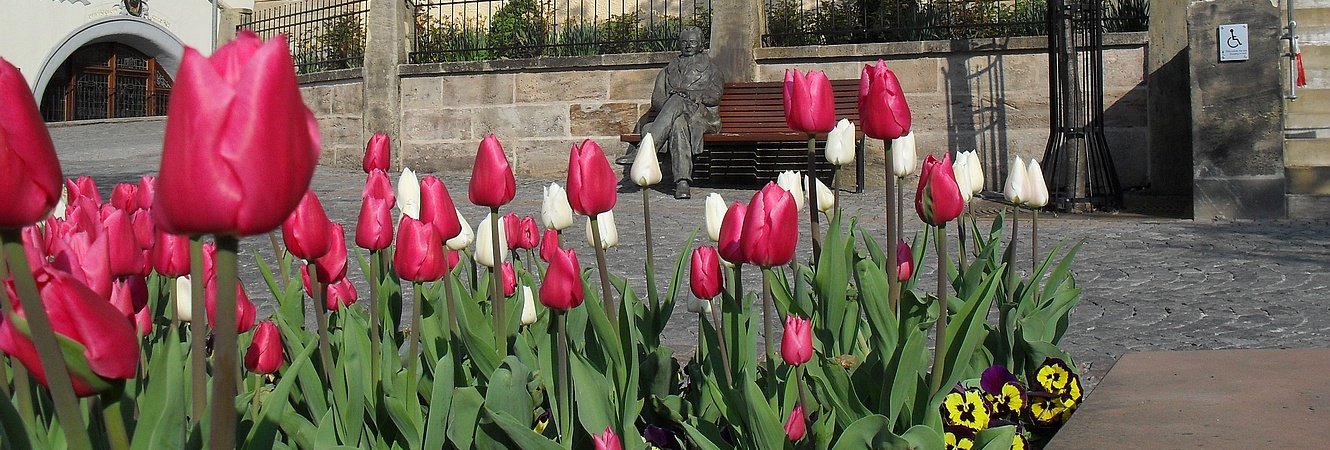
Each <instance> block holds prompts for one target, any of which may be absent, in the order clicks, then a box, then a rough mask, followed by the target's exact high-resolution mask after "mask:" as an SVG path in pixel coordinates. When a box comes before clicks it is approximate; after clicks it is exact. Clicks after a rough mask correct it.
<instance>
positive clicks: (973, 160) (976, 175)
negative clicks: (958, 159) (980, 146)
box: [965, 150, 984, 195]
mask: <svg viewBox="0 0 1330 450" xmlns="http://www.w3.org/2000/svg"><path fill="white" fill-rule="evenodd" d="M965 157H966V158H967V159H969V162H967V163H966V166H965V168H966V169H969V178H970V193H971V194H974V195H979V193H980V192H983V191H984V166H983V162H981V161H979V152H978V151H977V150H970V151H968V152H965Z"/></svg>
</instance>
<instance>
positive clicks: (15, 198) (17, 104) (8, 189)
mask: <svg viewBox="0 0 1330 450" xmlns="http://www.w3.org/2000/svg"><path fill="white" fill-rule="evenodd" d="M63 178H64V176H63V175H62V174H61V173H60V160H59V159H58V158H57V157H56V154H55V145H54V144H52V143H51V135H50V133H49V132H48V131H47V130H46V124H45V123H44V122H43V121H42V116H41V113H40V112H39V111H38V109H37V103H36V101H35V100H34V97H33V95H32V91H30V90H29V89H28V82H27V81H26V80H25V79H24V78H23V74H21V73H19V71H18V69H17V68H15V67H14V66H13V65H11V64H10V63H9V61H5V60H4V58H0V204H4V205H5V207H4V208H2V209H0V228H20V227H24V226H27V225H31V224H34V223H37V221H39V220H42V219H43V218H45V217H46V216H47V215H48V214H49V213H50V212H51V210H52V209H53V208H54V207H55V205H56V203H58V202H59V201H60V186H61V185H62V183H61V180H62V179H63Z"/></svg>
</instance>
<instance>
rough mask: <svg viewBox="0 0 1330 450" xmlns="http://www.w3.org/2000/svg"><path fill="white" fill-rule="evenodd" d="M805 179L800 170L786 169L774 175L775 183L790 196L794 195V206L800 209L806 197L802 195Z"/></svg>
mask: <svg viewBox="0 0 1330 450" xmlns="http://www.w3.org/2000/svg"><path fill="white" fill-rule="evenodd" d="M805 181H807V178H804V177H803V176H801V175H800V172H796V171H793V170H786V171H784V172H781V173H780V174H778V175H776V185H777V186H780V188H781V189H784V190H786V191H787V192H789V193H790V196H792V197H794V204H795V208H797V209H798V210H800V211H803V210H804V201H805V200H807V199H808V197H807V196H805V195H804V186H805V184H804V182H805ZM818 200H821V197H819V198H818Z"/></svg>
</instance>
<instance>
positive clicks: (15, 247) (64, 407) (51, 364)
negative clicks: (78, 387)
mask: <svg viewBox="0 0 1330 450" xmlns="http://www.w3.org/2000/svg"><path fill="white" fill-rule="evenodd" d="M21 233H22V231H20V229H18V228H7V229H4V230H0V242H3V244H4V249H5V256H6V257H8V258H9V267H10V273H11V274H13V275H14V277H13V279H14V287H15V288H16V289H17V291H18V298H19V303H20V304H21V305H22V306H23V312H24V314H25V315H26V316H27V317H26V318H27V322H28V329H29V333H30V334H31V335H32V342H33V344H34V345H35V346H36V347H37V356H38V357H39V358H40V359H41V367H42V370H44V371H45V372H46V385H47V387H48V388H49V389H50V391H51V399H52V400H53V401H55V412H56V415H57V416H59V418H60V427H61V428H63V429H64V430H65V439H67V440H68V446H69V448H71V449H87V448H92V444H91V441H90V440H89V439H88V430H87V428H85V427H84V426H83V415H82V413H81V411H80V410H79V404H78V397H75V396H74V385H73V384H72V382H71V381H70V379H69V371H68V369H66V368H65V360H64V358H63V357H61V355H63V353H62V352H61V350H60V346H59V344H58V343H56V339H55V332H54V331H52V329H51V319H50V318H49V317H48V316H47V315H46V305H45V304H44V303H43V302H42V299H41V297H40V296H39V294H38V292H37V282H36V280H34V279H33V278H32V271H31V269H29V268H28V259H27V255H26V254H25V252H24V250H23V235H22V234H21Z"/></svg>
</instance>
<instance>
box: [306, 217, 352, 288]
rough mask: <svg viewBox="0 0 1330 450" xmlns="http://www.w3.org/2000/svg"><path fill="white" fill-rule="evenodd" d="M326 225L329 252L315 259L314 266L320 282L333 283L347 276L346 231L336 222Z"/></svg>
mask: <svg viewBox="0 0 1330 450" xmlns="http://www.w3.org/2000/svg"><path fill="white" fill-rule="evenodd" d="M324 227H327V229H328V231H327V233H325V235H326V236H327V239H328V252H327V253H324V254H323V256H320V257H318V258H315V259H314V268H315V274H317V275H318V279H319V282H320V283H332V282H334V281H337V280H339V279H342V278H346V231H345V230H344V229H343V228H342V224H340V223H335V222H330V223H327V224H324Z"/></svg>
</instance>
